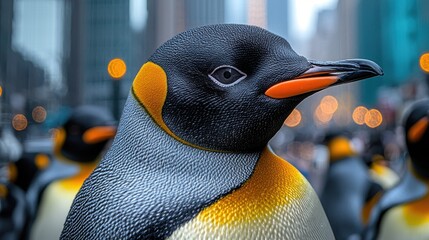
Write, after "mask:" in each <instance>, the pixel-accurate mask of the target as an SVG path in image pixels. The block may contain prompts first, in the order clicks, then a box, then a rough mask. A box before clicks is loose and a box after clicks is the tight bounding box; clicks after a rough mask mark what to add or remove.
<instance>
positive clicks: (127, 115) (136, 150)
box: [102, 94, 261, 175]
mask: <svg viewBox="0 0 429 240" xmlns="http://www.w3.org/2000/svg"><path fill="white" fill-rule="evenodd" d="M130 148H132V149H130ZM119 154H120V155H121V156H119ZM260 154H261V152H253V153H233V152H219V151H209V150H205V149H201V148H195V147H193V146H191V145H187V144H185V143H183V142H180V141H178V140H177V139H175V138H173V137H172V136H171V135H169V134H168V133H166V132H165V131H164V130H163V129H162V128H161V127H160V126H159V125H158V124H157V123H156V122H155V121H154V120H153V119H152V118H151V117H150V115H149V114H148V113H147V112H146V111H145V110H144V107H143V106H141V105H140V104H139V103H138V102H137V101H136V100H135V99H134V97H133V96H132V94H130V95H129V97H128V99H127V102H126V104H125V107H124V112H123V114H122V117H121V121H120V124H119V127H118V132H117V135H116V137H115V139H114V142H113V144H112V147H111V148H110V150H109V151H108V152H107V154H106V157H105V159H116V160H113V161H116V162H115V166H118V167H122V168H128V166H129V164H134V165H138V166H140V167H141V168H144V171H146V170H149V169H154V168H155V169H161V168H163V169H168V171H181V169H186V168H189V166H191V167H192V168H195V169H197V168H199V169H202V168H210V167H213V168H219V169H221V170H219V171H230V170H231V169H235V171H242V172H243V174H244V175H248V174H250V173H251V171H252V170H253V167H254V166H255V164H256V162H257V160H258V158H259V155H260ZM119 158H121V159H119ZM130 161H132V163H130ZM136 161H137V162H136ZM104 163H105V161H104V160H103V161H102V164H104ZM106 164H108V163H106ZM127 165H128V166H127ZM228 168H229V169H228ZM249 171H250V172H249Z"/></svg>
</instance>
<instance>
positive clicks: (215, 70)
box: [61, 24, 382, 239]
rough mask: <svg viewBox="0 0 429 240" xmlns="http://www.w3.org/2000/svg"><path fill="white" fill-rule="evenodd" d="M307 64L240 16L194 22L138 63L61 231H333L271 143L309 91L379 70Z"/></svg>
mask: <svg viewBox="0 0 429 240" xmlns="http://www.w3.org/2000/svg"><path fill="white" fill-rule="evenodd" d="M381 73H382V72H381V69H380V68H379V66H378V65H376V64H375V63H373V62H371V61H367V60H346V61H339V62H316V61H308V60H307V59H306V58H304V57H302V56H299V55H297V54H296V53H295V52H294V51H293V50H292V48H291V46H290V45H289V43H288V42H287V41H286V40H284V39H283V38H281V37H279V36H277V35H274V34H272V33H270V32H268V31H266V30H264V29H261V28H258V27H254V26H247V25H235V24H231V25H230V24H220V25H209V26H202V27H198V28H194V29H191V30H188V31H185V32H183V33H181V34H179V35H177V36H175V37H173V38H172V39H171V40H169V41H167V42H166V43H164V44H163V45H162V46H161V47H159V48H158V49H157V50H156V51H155V52H154V54H153V55H152V56H151V57H150V58H149V60H148V61H147V62H146V63H145V64H144V65H143V66H142V67H141V69H140V71H139V72H138V74H137V76H136V77H135V79H134V82H133V84H132V88H131V92H130V95H129V97H128V99H127V102H126V104H125V107H124V111H123V114H122V117H121V120H120V123H119V126H118V133H117V135H116V137H115V139H114V141H113V143H112V146H111V148H110V149H109V151H108V152H107V153H106V155H105V157H104V158H103V160H102V161H101V162H100V164H99V166H98V167H97V168H96V169H95V171H94V172H93V173H92V174H91V176H90V177H89V178H88V179H87V180H86V181H85V183H84V185H83V186H82V188H81V190H80V191H79V193H78V195H77V196H76V198H75V200H74V202H73V205H72V208H71V210H70V212H69V215H68V217H67V220H66V222H65V226H64V229H63V232H62V235H61V238H62V239H261V238H265V239H333V238H334V237H333V234H332V230H331V228H330V226H329V223H328V220H327V219H326V215H325V213H324V211H323V209H322V207H321V204H320V201H319V200H318V198H317V196H316V194H315V192H314V190H313V189H312V188H311V187H310V184H309V183H308V182H307V181H306V180H305V178H304V177H303V176H302V175H301V174H300V173H299V172H298V171H297V170H296V169H295V168H294V167H293V166H292V165H291V164H289V163H288V162H286V161H284V160H283V159H281V158H280V157H278V156H276V155H275V154H274V153H273V152H272V151H271V150H270V149H269V148H268V147H267V143H268V141H269V140H270V138H271V137H272V136H273V135H274V134H275V133H276V131H277V130H278V129H279V128H280V127H281V126H282V124H283V122H284V120H285V119H286V117H287V116H288V115H289V114H290V112H291V111H292V110H293V109H294V107H295V106H296V105H297V104H298V103H299V102H300V101H301V100H303V99H304V98H305V97H306V96H309V95H311V94H312V93H314V92H316V91H318V90H321V89H323V88H326V87H328V86H333V85H337V84H340V83H345V82H350V81H355V80H359V79H363V78H368V77H373V76H376V75H380V74H381Z"/></svg>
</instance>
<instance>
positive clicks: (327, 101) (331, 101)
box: [320, 95, 338, 114]
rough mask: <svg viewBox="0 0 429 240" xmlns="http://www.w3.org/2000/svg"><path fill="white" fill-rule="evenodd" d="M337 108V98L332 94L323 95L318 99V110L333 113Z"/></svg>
mask: <svg viewBox="0 0 429 240" xmlns="http://www.w3.org/2000/svg"><path fill="white" fill-rule="evenodd" d="M337 109H338V100H337V99H336V98H335V97H334V96H331V95H328V96H324V97H323V98H322V100H321V101H320V110H322V111H323V112H324V113H326V114H333V113H334V112H335V111H337Z"/></svg>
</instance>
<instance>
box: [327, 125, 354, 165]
mask: <svg viewBox="0 0 429 240" xmlns="http://www.w3.org/2000/svg"><path fill="white" fill-rule="evenodd" d="M323 142H324V144H325V145H326V147H327V148H328V151H329V161H330V162H331V163H333V162H336V161H340V160H342V159H346V158H349V157H353V156H356V155H358V153H357V151H356V150H355V148H354V147H353V143H352V136H351V134H350V133H349V132H346V131H331V132H329V133H328V134H326V136H325V139H324V140H323Z"/></svg>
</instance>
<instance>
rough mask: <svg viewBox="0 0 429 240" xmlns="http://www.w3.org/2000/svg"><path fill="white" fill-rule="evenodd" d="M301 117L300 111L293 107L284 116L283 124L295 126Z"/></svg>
mask: <svg viewBox="0 0 429 240" xmlns="http://www.w3.org/2000/svg"><path fill="white" fill-rule="evenodd" d="M301 119H302V116H301V112H300V111H299V110H297V109H294V110H293V111H292V112H291V113H290V114H289V116H288V117H287V118H286V120H285V122H284V124H285V125H286V126H288V127H296V126H298V125H299V124H300V123H301Z"/></svg>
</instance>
